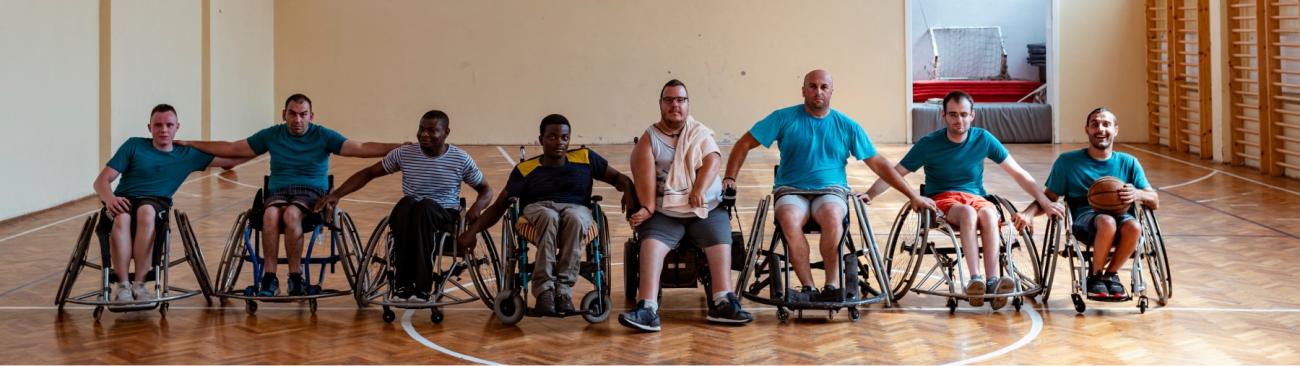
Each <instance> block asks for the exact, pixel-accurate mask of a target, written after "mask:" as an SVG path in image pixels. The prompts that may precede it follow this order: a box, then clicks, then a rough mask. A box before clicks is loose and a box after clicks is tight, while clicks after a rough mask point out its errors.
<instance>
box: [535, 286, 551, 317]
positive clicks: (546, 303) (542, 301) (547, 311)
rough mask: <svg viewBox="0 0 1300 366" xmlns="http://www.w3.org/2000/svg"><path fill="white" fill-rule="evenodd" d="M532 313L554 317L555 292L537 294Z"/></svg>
mask: <svg viewBox="0 0 1300 366" xmlns="http://www.w3.org/2000/svg"><path fill="white" fill-rule="evenodd" d="M533 311H534V312H536V313H537V314H541V315H555V290H545V291H542V293H540V294H537V303H536V304H533Z"/></svg>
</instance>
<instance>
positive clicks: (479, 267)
mask: <svg viewBox="0 0 1300 366" xmlns="http://www.w3.org/2000/svg"><path fill="white" fill-rule="evenodd" d="M479 239H480V240H481V241H482V242H483V244H482V245H479V246H477V247H475V248H474V252H473V253H471V254H470V257H469V259H468V260H469V261H470V263H469V265H470V270H469V274H470V280H471V281H473V282H474V291H475V292H477V293H478V297H479V300H482V301H483V305H485V306H487V307H488V309H492V307H493V305H494V304H495V303H496V299H497V295H499V291H500V288H501V285H502V283H503V282H504V281H505V271H502V268H501V263H502V262H501V256H500V255H499V252H497V246H496V243H493V242H492V236H491V235H488V233H487V231H483V232H480V233H479Z"/></svg>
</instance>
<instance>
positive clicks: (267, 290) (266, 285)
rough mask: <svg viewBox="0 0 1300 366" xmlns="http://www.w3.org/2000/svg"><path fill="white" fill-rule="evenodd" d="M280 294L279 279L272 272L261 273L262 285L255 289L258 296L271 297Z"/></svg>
mask: <svg viewBox="0 0 1300 366" xmlns="http://www.w3.org/2000/svg"><path fill="white" fill-rule="evenodd" d="M279 294H280V279H278V278H275V274H274V273H270V272H267V273H265V274H262V286H261V287H260V288H259V289H258V290H257V296H259V297H271V296H275V295H279Z"/></svg>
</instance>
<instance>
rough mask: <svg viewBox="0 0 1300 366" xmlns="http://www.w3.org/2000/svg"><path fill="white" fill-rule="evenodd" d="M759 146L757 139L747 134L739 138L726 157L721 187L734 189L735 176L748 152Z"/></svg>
mask: <svg viewBox="0 0 1300 366" xmlns="http://www.w3.org/2000/svg"><path fill="white" fill-rule="evenodd" d="M759 146H761V144H759V143H758V139H755V138H754V135H752V134H750V133H749V132H745V136H741V137H740V140H737V141H736V145H735V146H732V147H731V154H730V155H728V156H727V171H726V173H725V174H723V175H722V177H723V178H722V186H724V187H727V188H732V189H735V188H736V175H737V174H739V173H740V167H741V166H743V165H745V158H746V157H749V150H753V149H754V148H756V147H759Z"/></svg>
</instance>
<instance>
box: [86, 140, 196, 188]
mask: <svg viewBox="0 0 1300 366" xmlns="http://www.w3.org/2000/svg"><path fill="white" fill-rule="evenodd" d="M209 164H212V155H208V154H206V153H204V152H202V151H199V150H198V149H195V148H192V147H189V146H178V145H173V146H172V151H159V150H158V149H157V148H154V147H153V139H149V138H144V137H132V138H129V139H127V140H126V142H125V143H122V146H120V147H118V148H117V152H116V153H113V158H112V159H109V160H108V164H106V165H107V166H108V167H109V168H113V170H116V171H117V172H118V173H120V174H121V175H122V178H121V181H119V182H118V184H117V188H116V189H114V190H113V195H116V196H118V197H159V198H168V199H170V198H171V197H172V195H174V194H176V189H178V188H180V187H181V183H184V182H185V178H187V177H189V176H190V173H191V172H194V171H200V170H204V169H207V167H208V165H209Z"/></svg>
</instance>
